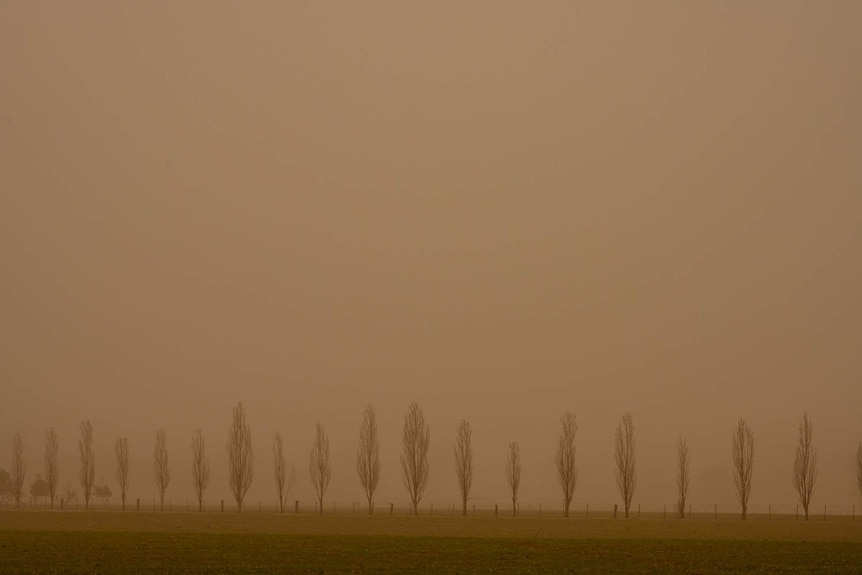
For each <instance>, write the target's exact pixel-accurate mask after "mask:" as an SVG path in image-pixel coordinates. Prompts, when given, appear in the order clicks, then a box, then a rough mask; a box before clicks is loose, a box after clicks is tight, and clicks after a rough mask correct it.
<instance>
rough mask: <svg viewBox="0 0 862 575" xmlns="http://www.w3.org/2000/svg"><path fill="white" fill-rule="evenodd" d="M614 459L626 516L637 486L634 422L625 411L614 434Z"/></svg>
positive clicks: (630, 415)
mask: <svg viewBox="0 0 862 575" xmlns="http://www.w3.org/2000/svg"><path fill="white" fill-rule="evenodd" d="M614 460H615V462H616V469H615V472H616V473H615V476H616V480H617V490H619V492H620V496H621V497H622V498H623V507H624V509H625V515H626V517H628V516H629V507H631V505H632V497H633V496H634V493H635V487H636V486H637V471H636V470H635V423H634V419H633V418H632V414H631V413H625V414H624V415H623V417H622V421H620V424H619V425H618V426H617V430H616V433H615V434H614Z"/></svg>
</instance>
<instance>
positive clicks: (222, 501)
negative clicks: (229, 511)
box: [221, 499, 224, 513]
mask: <svg viewBox="0 0 862 575" xmlns="http://www.w3.org/2000/svg"><path fill="white" fill-rule="evenodd" d="M221 510H222V513H224V499H222V500H221Z"/></svg>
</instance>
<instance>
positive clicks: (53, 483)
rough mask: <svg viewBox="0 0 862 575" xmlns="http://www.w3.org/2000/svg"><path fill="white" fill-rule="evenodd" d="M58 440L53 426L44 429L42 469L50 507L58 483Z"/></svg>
mask: <svg viewBox="0 0 862 575" xmlns="http://www.w3.org/2000/svg"><path fill="white" fill-rule="evenodd" d="M59 447H60V442H59V440H58V439H57V431H56V430H55V429H54V427H53V426H51V427H49V428H47V429H46V430H45V456H44V464H45V467H44V471H45V485H46V486H47V487H48V497H50V498H51V509H54V496H55V495H56V493H57V487H58V484H59V483H60V467H59V466H58V465H57V451H58V449H59Z"/></svg>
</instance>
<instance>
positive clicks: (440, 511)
mask: <svg viewBox="0 0 862 575" xmlns="http://www.w3.org/2000/svg"><path fill="white" fill-rule="evenodd" d="M0 509H4V510H13V509H22V510H28V509H30V510H35V509H53V510H54V511H83V510H86V509H89V510H91V511H111V512H123V511H125V512H138V513H146V512H148V513H153V512H184V513H186V512H187V513H191V512H206V513H229V512H236V510H237V508H236V503H235V502H234V501H233V500H226V499H218V500H212V499H208V500H204V501H203V504H202V505H201V506H199V505H198V502H197V500H194V499H182V500H178V499H173V498H166V499H165V501H164V504H162V503H161V502H160V501H159V499H157V498H149V499H140V498H135V499H127V500H126V506H125V508H123V506H122V504H121V503H120V502H118V501H117V500H116V499H115V498H111V499H96V498H93V499H91V500H90V504H89V507H87V506H86V505H85V502H84V500H83V498H81V497H73V498H71V499H69V500H65V499H56V500H55V501H54V506H53V507H51V505H50V502H49V501H48V500H47V499H44V498H37V499H30V500H28V501H26V502H23V501H22V503H21V505H20V506H17V505H16V504H15V502H14V501H8V500H6V501H2V502H0ZM242 511H243V512H244V513H267V514H280V513H284V514H293V515H368V514H369V509H368V504H367V503H365V502H358V501H354V502H349V503H347V502H343V501H342V502H339V501H333V502H327V501H324V503H323V510H322V512H321V509H320V506H319V504H318V502H317V501H309V500H292V501H289V502H287V503H286V504H285V506H284V509H283V511H282V510H281V509H280V506H279V504H278V501H277V500H270V501H263V500H255V501H250V500H246V501H244V502H243V509H242ZM372 511H373V515H378V516H379V515H391V516H396V515H397V516H411V515H414V510H413V508H412V506H411V505H410V504H409V503H407V504H405V503H403V502H400V503H398V504H396V503H394V502H393V503H375V505H374V508H373V510H372ZM416 511H417V512H416V513H415V515H419V516H426V517H434V516H438V517H445V516H452V517H455V516H461V515H466V516H468V517H513V516H517V517H548V518H553V517H565V511H564V509H563V506H562V505H559V504H557V505H547V504H543V503H523V502H519V503H518V504H517V506H516V507H514V508H513V506H512V504H511V503H508V504H489V503H481V504H480V503H468V505H467V509H466V513H465V511H464V509H463V506H462V505H461V504H460V503H444V504H439V503H430V502H424V503H420V505H419V506H418V508H417V510H416ZM808 511H809V519H811V520H817V519H819V520H840V519H846V520H850V521H855V520H857V518H856V515H857V506H856V505H820V506H817V505H811V506H809V509H808ZM858 511H859V512H860V513H862V506H860V508H859V510H858ZM741 514H742V509H741V507H740V506H739V505H734V504H719V503H713V504H704V503H697V504H688V505H686V507H685V509H684V517H680V513H679V507H678V506H677V504H676V503H672V504H671V503H667V504H665V503H658V504H646V503H638V504H632V506H631V508H630V509H629V517H628V519H652V520H654V519H666V520H672V519H682V518H685V519H733V518H737V519H738V518H740V517H741ZM569 517H570V518H580V519H624V518H625V511H624V509H623V507H622V505H618V504H613V503H598V504H594V503H578V502H573V503H572V504H571V506H570V507H569ZM746 518H747V519H752V520H769V519H775V520H788V519H790V520H800V519H805V512H804V509H803V508H802V506H801V505H795V504H768V503H767V504H750V505H749V506H748V509H747V513H746ZM860 519H862V518H860Z"/></svg>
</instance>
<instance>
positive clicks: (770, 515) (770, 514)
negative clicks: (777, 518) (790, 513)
mask: <svg viewBox="0 0 862 575" xmlns="http://www.w3.org/2000/svg"><path fill="white" fill-rule="evenodd" d="M769 519H772V503H770V504H769Z"/></svg>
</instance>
